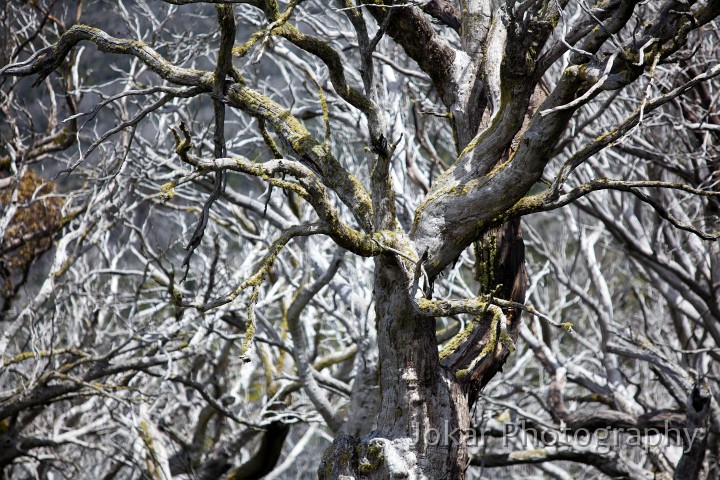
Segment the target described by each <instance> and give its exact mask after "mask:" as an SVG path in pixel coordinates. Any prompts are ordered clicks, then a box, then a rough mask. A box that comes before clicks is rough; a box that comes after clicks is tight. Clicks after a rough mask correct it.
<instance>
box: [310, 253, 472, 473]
mask: <svg viewBox="0 0 720 480" xmlns="http://www.w3.org/2000/svg"><path fill="white" fill-rule="evenodd" d="M409 290H410V283H409V279H408V277H407V275H406V274H405V272H404V271H403V269H402V267H401V266H400V265H398V263H397V261H396V260H395V258H393V257H391V256H388V255H384V256H381V257H378V258H377V260H376V263H375V292H376V297H375V301H376V307H375V310H376V315H377V329H378V343H379V350H380V386H381V391H382V404H381V408H380V413H379V415H378V428H377V430H375V431H374V432H372V433H371V434H370V435H368V436H366V437H362V438H360V439H354V438H353V437H350V436H341V437H339V438H338V439H337V440H336V441H335V442H334V443H333V445H332V446H331V447H330V448H329V449H328V450H327V452H326V453H325V456H324V458H323V462H322V464H321V466H320V471H319V476H320V478H321V479H340V478H345V479H347V478H359V477H362V478H368V479H386V478H452V479H461V478H464V472H465V468H466V466H467V463H468V452H467V442H466V441H465V439H464V437H463V435H464V434H465V432H467V430H468V428H469V426H470V423H469V422H470V418H469V408H468V399H467V394H466V393H465V388H464V387H463V385H461V384H460V382H458V381H457V380H456V379H455V378H454V377H453V376H452V374H451V373H450V372H449V371H448V370H447V369H445V368H443V367H441V366H440V362H439V360H438V355H437V341H436V339H435V319H434V318H432V317H428V316H423V315H420V314H418V313H417V312H416V310H415V308H414V306H413V304H412V301H411V300H410V297H409V296H408V291H409Z"/></svg>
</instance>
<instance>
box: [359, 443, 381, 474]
mask: <svg viewBox="0 0 720 480" xmlns="http://www.w3.org/2000/svg"><path fill="white" fill-rule="evenodd" d="M363 450H365V451H364V455H363ZM356 451H357V453H358V457H360V458H361V460H360V461H359V462H358V472H359V473H360V474H362V475H368V474H370V473H372V472H374V471H376V470H377V469H378V468H380V466H381V465H382V464H383V462H384V461H385V456H384V455H383V446H382V444H381V443H380V442H377V441H374V442H371V443H369V444H368V445H367V447H366V448H363V446H362V445H358V446H357V447H356Z"/></svg>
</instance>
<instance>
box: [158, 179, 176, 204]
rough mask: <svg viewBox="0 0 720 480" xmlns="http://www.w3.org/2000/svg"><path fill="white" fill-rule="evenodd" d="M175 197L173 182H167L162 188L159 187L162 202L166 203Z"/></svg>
mask: <svg viewBox="0 0 720 480" xmlns="http://www.w3.org/2000/svg"><path fill="white" fill-rule="evenodd" d="M174 196H175V184H174V183H173V182H167V183H166V184H164V185H163V186H162V187H160V198H162V199H163V201H165V202H167V201H169V200H172V199H173V197H174Z"/></svg>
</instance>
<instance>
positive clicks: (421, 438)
mask: <svg viewBox="0 0 720 480" xmlns="http://www.w3.org/2000/svg"><path fill="white" fill-rule="evenodd" d="M423 433H424V434H423ZM498 433H499V435H498ZM490 438H492V440H491V441H493V442H495V444H496V446H497V445H498V444H497V442H498V441H499V442H500V444H499V445H500V446H501V447H502V448H503V449H504V450H508V449H512V450H516V449H523V450H528V449H533V448H537V447H538V446H542V447H558V448H561V447H565V446H574V447H576V448H592V449H593V450H594V451H595V452H597V453H599V454H605V453H609V452H611V451H613V450H616V449H621V450H622V449H623V448H631V447H635V448H640V449H642V450H643V451H645V452H648V451H650V450H652V449H654V448H657V447H663V446H665V445H668V444H670V445H674V446H677V447H682V449H683V452H685V453H686V452H689V451H690V449H691V448H692V446H693V445H694V444H695V442H696V441H698V440H699V439H700V438H702V435H701V432H700V431H699V429H694V430H693V431H690V430H689V429H687V428H679V427H677V426H674V425H673V424H672V423H671V422H668V421H665V422H664V423H663V424H662V425H659V426H657V427H652V428H613V427H611V426H606V427H603V428H597V429H593V430H592V431H591V430H589V429H587V428H579V429H574V430H572V429H570V428H568V426H567V425H565V423H563V422H561V423H560V424H559V425H557V426H555V428H548V427H547V426H541V427H539V426H537V425H535V424H531V423H530V422H526V420H525V419H519V420H517V421H514V420H509V421H506V422H504V423H503V424H502V428H501V430H500V431H499V432H495V434H493V435H486V434H483V430H482V429H479V428H470V429H460V428H453V427H452V426H451V425H450V422H448V421H446V422H445V424H444V427H443V428H440V429H437V428H431V429H429V430H427V431H425V432H421V431H420V429H419V428H417V425H416V426H415V428H414V429H413V431H412V439H413V441H415V442H423V443H425V444H426V445H428V446H452V445H458V444H461V443H462V444H464V445H465V446H467V447H470V448H472V447H482V446H483V445H484V444H485V443H486V442H487V441H489V440H490Z"/></svg>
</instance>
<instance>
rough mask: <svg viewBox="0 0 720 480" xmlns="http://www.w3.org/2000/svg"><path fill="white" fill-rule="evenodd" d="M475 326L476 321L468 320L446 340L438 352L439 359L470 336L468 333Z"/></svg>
mask: <svg viewBox="0 0 720 480" xmlns="http://www.w3.org/2000/svg"><path fill="white" fill-rule="evenodd" d="M421 308H422V307H421ZM475 327H477V323H476V322H470V323H468V325H467V326H466V327H465V329H464V330H463V331H462V332H460V333H458V334H457V335H455V336H454V337H453V338H451V339H450V340H448V342H447V343H446V344H445V345H444V346H443V348H442V349H441V350H440V353H439V354H438V356H439V357H440V360H443V359H445V358H447V357H449V356H450V355H452V354H453V353H454V352H455V351H457V349H458V348H459V347H460V345H462V344H463V343H464V342H465V340H467V339H468V338H469V337H470V334H471V333H472V332H473V331H474V330H475Z"/></svg>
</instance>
